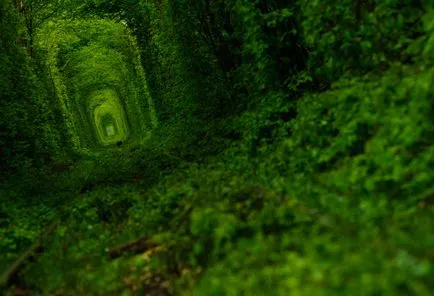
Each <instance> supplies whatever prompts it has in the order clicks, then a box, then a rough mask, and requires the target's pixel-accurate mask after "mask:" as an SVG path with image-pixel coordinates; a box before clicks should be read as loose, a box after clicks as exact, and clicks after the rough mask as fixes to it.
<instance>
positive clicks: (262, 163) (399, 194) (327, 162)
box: [0, 65, 434, 295]
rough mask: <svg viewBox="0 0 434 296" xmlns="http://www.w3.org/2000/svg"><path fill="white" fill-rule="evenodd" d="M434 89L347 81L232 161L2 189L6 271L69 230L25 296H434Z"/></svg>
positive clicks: (25, 280) (91, 167) (81, 168)
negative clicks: (35, 247)
mask: <svg viewBox="0 0 434 296" xmlns="http://www.w3.org/2000/svg"><path fill="white" fill-rule="evenodd" d="M433 80H434V70H433V69H432V68H429V67H426V66H425V67H422V66H417V65H415V66H408V67H406V66H400V67H399V69H398V68H397V69H393V70H391V71H389V72H386V73H384V74H383V75H381V76H375V77H371V76H369V75H368V76H364V77H361V78H353V79H350V80H345V79H342V80H340V81H339V82H338V83H336V84H334V85H332V87H331V89H330V90H328V91H326V92H323V93H312V94H307V95H306V96H305V97H302V98H300V99H299V100H298V101H297V102H296V103H294V102H290V103H288V104H287V105H286V107H287V108H289V107H291V108H295V110H296V113H297V116H296V117H291V118H286V119H282V118H281V117H276V116H273V114H275V113H277V112H281V110H282V106H281V105H279V106H275V110H272V108H271V109H268V110H267V112H268V113H265V114H260V112H261V111H260V110H259V111H257V112H256V113H255V114H259V115H258V116H259V117H261V118H268V121H263V125H262V128H263V130H264V131H266V132H264V133H259V134H258V133H253V132H251V131H249V129H248V128H247V127H248V126H249V122H250V121H251V120H252V119H251V118H252V117H251V116H252V115H251V114H248V113H245V115H244V116H241V117H239V118H237V119H233V120H234V122H231V124H230V125H229V124H228V125H227V126H231V127H233V129H234V130H235V129H236V128H238V127H243V126H244V131H245V132H244V134H243V135H242V138H241V139H240V140H238V141H236V142H234V141H233V142H232V144H231V145H228V143H227V142H225V141H224V139H223V137H222V140H221V141H220V142H219V141H217V142H218V143H220V145H221V147H220V149H223V147H224V149H225V150H224V151H223V152H221V153H219V154H218V155H217V156H215V155H214V156H209V157H208V158H203V159H201V161H195V162H193V161H186V160H185V158H183V156H185V154H183V151H182V150H174V149H172V150H164V149H159V148H158V145H156V146H155V149H154V148H146V149H139V148H137V149H132V150H125V151H123V153H114V154H113V155H112V156H111V155H110V154H105V155H101V156H100V157H99V158H95V159H88V160H85V159H83V160H82V161H80V162H77V163H76V164H75V165H74V166H73V167H71V168H70V169H68V170H66V171H65V172H62V173H61V174H54V175H56V176H57V177H56V178H55V180H56V182H57V183H56V182H53V181H50V180H54V179H50V178H49V177H47V178H46V179H40V181H39V183H38V182H33V183H32V182H30V183H32V184H40V185H39V186H34V185H33V186H31V187H26V189H25V190H24V189H21V190H15V191H14V190H10V188H4V190H3V189H2V190H3V192H6V191H7V192H8V195H9V196H8V198H7V199H5V202H3V201H2V203H1V208H0V224H1V225H2V228H1V232H0V238H1V239H0V252H1V253H2V254H4V255H5V256H3V258H2V266H5V267H7V266H8V265H10V264H11V263H12V262H14V260H16V259H17V258H18V257H19V254H21V253H22V252H23V251H24V250H25V249H26V248H28V247H29V246H31V245H32V243H33V242H34V241H35V240H36V239H37V238H38V237H40V235H41V234H43V233H44V229H45V228H46V225H48V224H49V223H51V222H52V221H55V223H56V228H55V230H54V231H53V232H52V233H51V234H49V235H47V236H46V237H45V238H44V248H43V250H41V251H39V252H38V253H37V254H36V255H35V256H34V258H33V262H31V263H30V264H27V265H26V267H25V268H24V269H23V270H22V271H21V272H20V273H19V274H18V275H17V276H16V277H15V278H14V281H15V282H14V284H13V285H12V288H11V289H10V290H9V292H10V295H14V294H13V293H16V292H17V291H18V290H19V291H27V292H28V293H33V294H35V295H38V294H41V295H85V294H86V295H144V294H145V295H430V294H431V292H430V291H432V289H433V288H434V287H433V282H432V280H431V279H432V278H433V276H434V266H433V259H434V253H433V250H434V229H433V228H434V223H433V220H432V217H433V214H434V213H433V212H434V208H433V203H434V200H433V194H434V187H433V182H432V181H433V179H434V175H433V171H432V167H434V147H433V142H432V139H434V130H433V125H432V119H433V118H434V116H433V115H434V114H433V110H434V108H433V105H432V97H433V96H434V87H433V86H432V81H433ZM270 110H271V111H270ZM263 112H265V111H263ZM273 118H278V119H276V120H274V119H273ZM255 129H256V128H255ZM256 130H257V129H256ZM226 132H227V134H231V131H226ZM213 143H214V144H215V143H216V142H213ZM222 143H223V144H222ZM149 147H152V146H149ZM160 148H161V147H160ZM189 149H191V147H190V148H189ZM200 149H205V150H206V151H209V150H210V148H209V147H207V146H206V145H202V146H200V145H198V146H197V151H198V153H199V152H200ZM215 149H217V148H215ZM211 150H212V149H211ZM162 151H164V152H162ZM210 155H211V153H210ZM48 184H50V185H49V186H48ZM44 186H45V187H44ZM35 187H39V188H40V189H41V188H43V189H44V190H42V189H41V190H39V191H38V190H37V188H35ZM50 188H51V190H50ZM61 188H63V189H64V190H60V189H61ZM59 190H60V191H59ZM59 192H60V193H59ZM26 194H27V195H26ZM12 195H14V196H12ZM6 200H7V202H6ZM61 201H67V202H61ZM2 269H3V268H2Z"/></svg>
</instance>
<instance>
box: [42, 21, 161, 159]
mask: <svg viewBox="0 0 434 296" xmlns="http://www.w3.org/2000/svg"><path fill="white" fill-rule="evenodd" d="M35 42H36V43H38V44H39V46H40V47H41V49H42V50H44V51H45V52H46V55H47V57H48V59H49V61H50V63H49V69H48V70H49V72H50V75H52V76H55V77H56V78H57V79H54V87H55V90H56V91H57V94H58V95H59V99H60V100H59V101H60V105H61V106H60V108H61V111H62V115H63V117H64V118H65V119H66V124H67V126H68V134H69V135H68V136H69V137H70V141H71V143H72V146H73V147H72V149H73V150H74V152H76V153H79V154H83V153H84V154H86V153H92V151H99V152H101V151H103V150H101V149H102V148H105V149H107V148H110V147H112V146H113V145H115V144H116V143H117V142H119V141H123V142H125V143H128V144H129V145H130V146H131V147H133V146H135V145H140V144H141V143H143V141H144V140H145V139H146V138H148V137H149V136H150V135H151V133H152V129H153V128H155V126H156V123H157V119H156V117H155V110H154V104H153V99H152V97H151V94H150V93H149V91H148V87H147V85H146V84H147V80H146V77H145V75H144V71H143V68H142V64H141V60H140V56H139V53H138V50H139V49H138V47H137V43H136V41H135V37H134V36H133V35H132V33H131V31H130V30H129V29H128V28H127V27H126V26H125V24H124V23H122V22H116V21H114V20H110V19H98V18H94V19H92V18H90V19H86V20H78V21H72V22H71V21H62V20H57V21H53V22H50V23H48V24H47V25H45V26H44V27H42V28H41V29H40V31H39V33H38V34H37V35H36V36H35ZM51 62H52V63H51ZM108 116H109V117H110V118H112V121H113V122H112V125H111V127H108V126H107V125H105V124H104V123H103V120H104V119H105V120H107V118H108ZM107 128H108V130H109V131H108V130H107ZM107 133H110V136H108V135H107Z"/></svg>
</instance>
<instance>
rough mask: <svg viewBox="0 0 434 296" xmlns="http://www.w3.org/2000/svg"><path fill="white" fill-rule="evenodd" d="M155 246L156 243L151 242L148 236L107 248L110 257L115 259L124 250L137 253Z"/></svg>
mask: <svg viewBox="0 0 434 296" xmlns="http://www.w3.org/2000/svg"><path fill="white" fill-rule="evenodd" d="M157 246H158V244H156V243H154V242H152V241H151V240H149V239H148V238H145V237H141V238H138V239H136V240H134V241H131V242H128V243H126V244H125V245H122V246H120V247H117V248H112V249H109V251H108V253H109V256H110V258H111V259H115V258H118V257H120V256H122V254H123V253H125V252H130V253H134V254H139V253H143V252H146V251H148V250H150V249H152V248H155V247H157Z"/></svg>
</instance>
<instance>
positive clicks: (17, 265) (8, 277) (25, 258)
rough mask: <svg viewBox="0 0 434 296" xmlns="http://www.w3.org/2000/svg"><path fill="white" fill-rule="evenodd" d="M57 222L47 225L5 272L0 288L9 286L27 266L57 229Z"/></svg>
mask: <svg viewBox="0 0 434 296" xmlns="http://www.w3.org/2000/svg"><path fill="white" fill-rule="evenodd" d="M56 226H57V222H53V223H51V224H50V226H48V227H47V230H46V231H45V233H44V234H43V235H42V236H41V237H40V238H39V239H38V240H37V241H36V243H34V244H33V245H32V246H30V248H28V249H27V250H26V251H25V252H24V253H23V254H22V255H21V256H20V257H19V258H18V259H17V260H16V261H15V262H14V263H13V264H12V265H11V266H10V267H9V269H8V270H6V272H5V273H3V275H2V277H1V279H0V289H3V288H7V287H8V286H9V285H10V284H11V282H12V280H13V279H14V278H15V277H16V276H17V275H18V273H19V272H20V271H21V270H22V269H23V268H24V267H25V266H26V264H27V263H28V262H29V261H30V259H31V258H32V257H33V256H34V255H35V254H36V253H37V252H38V251H39V250H41V249H42V247H43V242H44V240H45V238H46V237H47V236H48V235H49V234H50V233H51V232H53V231H54V230H55V229H56Z"/></svg>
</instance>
